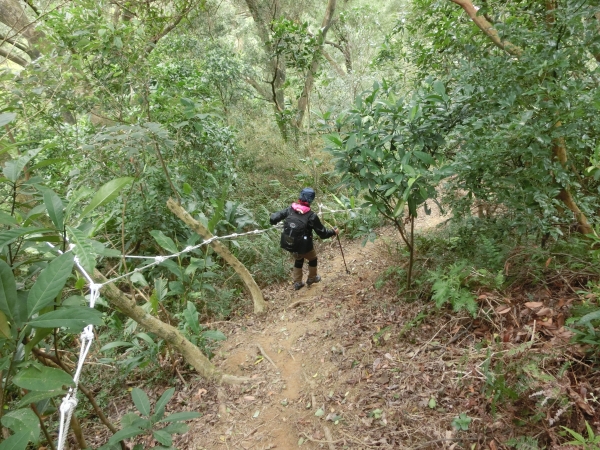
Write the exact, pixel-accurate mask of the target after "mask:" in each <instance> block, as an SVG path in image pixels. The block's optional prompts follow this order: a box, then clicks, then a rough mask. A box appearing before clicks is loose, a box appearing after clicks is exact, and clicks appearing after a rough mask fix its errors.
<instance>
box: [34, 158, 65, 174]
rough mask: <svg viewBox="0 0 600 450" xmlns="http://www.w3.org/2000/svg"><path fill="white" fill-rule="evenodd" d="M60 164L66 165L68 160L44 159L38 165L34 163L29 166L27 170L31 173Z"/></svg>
mask: <svg viewBox="0 0 600 450" xmlns="http://www.w3.org/2000/svg"><path fill="white" fill-rule="evenodd" d="M60 162H64V163H67V162H69V160H68V159H66V158H49V159H44V160H43V161H40V162H39V163H36V164H34V165H33V166H31V167H30V168H29V170H32V171H33V170H36V169H41V168H42V167H46V166H51V165H52V164H56V163H60Z"/></svg>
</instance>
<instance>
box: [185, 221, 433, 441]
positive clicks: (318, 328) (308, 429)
mask: <svg viewBox="0 0 600 450" xmlns="http://www.w3.org/2000/svg"><path fill="white" fill-rule="evenodd" d="M428 218H429V221H428V223H427V224H426V226H429V227H431V226H433V225H435V224H437V223H439V222H441V220H442V219H441V218H440V217H439V215H436V216H431V217H428ZM420 225H421V229H423V228H424V227H423V224H420ZM397 241H398V237H397V234H396V233H395V232H394V230H393V229H391V228H390V229H387V230H385V232H384V233H383V235H382V239H378V240H377V241H376V242H375V243H368V244H367V245H366V246H364V247H363V246H362V245H361V243H360V242H358V241H356V242H344V241H342V242H343V246H344V253H345V257H346V263H347V265H348V268H349V269H350V274H347V273H346V268H345V265H344V261H343V259H342V256H341V253H340V249H339V246H338V243H337V241H336V240H330V241H327V242H323V243H319V244H318V253H319V274H320V275H321V276H322V282H321V283H318V284H315V285H313V286H311V287H305V288H303V289H301V290H299V291H293V290H292V287H291V284H289V283H285V284H284V285H281V286H276V287H272V288H270V289H267V290H265V294H266V298H267V299H268V300H269V311H268V313H267V314H266V316H264V317H261V318H257V317H252V316H250V317H247V318H246V319H245V320H244V321H243V322H239V321H238V322H236V323H228V324H226V326H225V328H220V329H221V330H222V331H224V332H226V334H227V335H228V340H227V341H226V342H225V343H224V345H223V346H222V347H221V349H220V350H219V352H218V354H217V356H216V357H215V358H214V360H213V361H214V362H215V363H216V364H217V365H218V366H219V367H220V368H221V369H222V370H223V371H224V372H226V373H230V374H232V375H240V376H249V377H252V378H253V379H254V380H256V381H255V382H253V383H251V384H249V385H245V386H228V387H223V388H221V395H220V399H219V401H218V403H220V414H219V415H218V417H212V419H211V415H210V414H208V417H207V419H206V421H205V425H204V426H202V427H201V428H196V429H195V431H193V432H190V433H188V436H187V437H186V442H187V444H186V446H187V448H198V449H203V448H205V449H211V450H212V449H221V448H222V449H246V450H249V449H259V450H266V449H274V448H277V449H297V448H299V447H300V448H305V449H317V448H329V449H330V450H331V449H334V448H363V446H364V445H366V444H365V443H364V440H363V436H361V435H360V434H359V435H355V434H353V433H354V431H352V430H350V429H349V427H348V425H349V424H350V422H351V421H352V420H351V416H352V415H353V414H357V413H358V411H356V403H357V402H360V401H361V400H360V398H361V397H363V394H361V389H363V388H365V387H366V388H367V389H369V385H368V384H364V383H361V381H360V380H361V379H362V378H363V375H364V373H365V371H364V370H362V369H363V368H364V367H368V369H367V370H366V373H367V375H368V379H367V380H366V381H367V383H373V384H375V383H379V384H386V383H389V381H390V380H389V375H386V374H385V373H382V374H381V375H380V376H379V378H373V379H371V375H370V374H369V372H373V375H375V373H374V372H376V371H377V370H378V369H379V368H384V369H385V368H389V367H390V364H389V363H391V361H390V359H393V357H392V356H391V355H390V353H389V352H388V353H386V352H384V354H382V357H383V358H381V357H379V358H376V355H375V354H374V352H373V346H374V343H373V339H372V335H373V333H377V332H379V331H381V330H382V329H383V328H384V327H383V326H382V324H377V323H367V324H364V325H360V326H362V327H366V328H368V329H369V332H368V333H364V336H362V333H361V330H360V329H359V330H358V332H357V331H356V330H354V329H353V325H354V324H356V323H361V322H362V319H363V318H362V317H361V316H362V315H363V312H365V308H366V310H367V312H368V310H369V309H370V308H371V306H370V305H373V307H374V308H375V307H376V306H375V305H377V303H378V302H379V301H380V300H379V297H380V296H381V295H382V294H383V292H379V291H377V290H376V289H375V288H374V283H375V282H376V280H377V278H378V277H379V276H380V274H381V273H382V272H383V271H384V270H385V269H386V267H387V265H388V264H387V262H386V261H385V259H386V255H389V254H391V252H392V250H391V249H393V248H395V247H396V245H398V243H397ZM305 271H306V267H305ZM305 275H306V274H305ZM408 309H409V310H410V309H411V308H410V307H409V308H408ZM403 314H404V313H403ZM406 314H408V313H407V312H406ZM364 318H367V316H366V315H365V317H364ZM367 320H368V319H367ZM384 331H385V330H384ZM382 338H383V339H385V340H386V341H387V340H388V339H389V336H388V335H386V334H385V333H383V334H382ZM382 342H383V341H382ZM269 359H270V360H271V361H272V362H271V361H269ZM371 368H374V369H373V370H371ZM201 389H202V388H201ZM371 403H373V402H371ZM373 404H374V405H375V406H376V405H377V404H378V403H377V402H375V403H373ZM373 409H374V410H376V409H377V408H376V407H373ZM358 415H360V416H362V415H363V414H358ZM358 415H357V416H356V417H354V419H358ZM376 418H377V419H381V417H377V416H376ZM367 419H368V420H367V422H369V421H371V422H372V420H373V419H372V418H367ZM384 421H385V417H384ZM344 425H346V426H345V427H344ZM370 440H372V439H370ZM342 442H343V443H344V444H343V445H342V444H341V443H342ZM180 448H181V447H180ZM365 448H366V447H365Z"/></svg>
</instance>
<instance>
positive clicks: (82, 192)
mask: <svg viewBox="0 0 600 450" xmlns="http://www.w3.org/2000/svg"><path fill="white" fill-rule="evenodd" d="M93 193H94V191H92V190H91V189H90V188H87V187H83V188H81V189H78V190H77V191H75V193H74V194H73V195H72V196H71V198H70V199H69V203H68V204H67V208H66V209H65V217H70V216H71V212H72V211H73V209H74V208H75V207H76V206H77V204H78V203H79V201H80V200H83V199H84V198H86V197H89V196H90V195H92V194H93Z"/></svg>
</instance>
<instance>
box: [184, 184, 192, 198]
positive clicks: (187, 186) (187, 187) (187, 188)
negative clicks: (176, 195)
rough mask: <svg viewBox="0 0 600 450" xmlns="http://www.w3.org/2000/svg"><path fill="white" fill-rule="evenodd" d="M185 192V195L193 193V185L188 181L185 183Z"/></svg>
mask: <svg viewBox="0 0 600 450" xmlns="http://www.w3.org/2000/svg"><path fill="white" fill-rule="evenodd" d="M183 193H184V194H185V195H190V194H191V193H192V187H191V186H190V185H189V184H187V183H183Z"/></svg>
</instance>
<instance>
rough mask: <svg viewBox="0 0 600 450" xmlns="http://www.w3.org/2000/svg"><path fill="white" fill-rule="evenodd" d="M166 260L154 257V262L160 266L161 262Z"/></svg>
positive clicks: (159, 256)
mask: <svg viewBox="0 0 600 450" xmlns="http://www.w3.org/2000/svg"><path fill="white" fill-rule="evenodd" d="M165 259H166V258H165V257H164V256H161V255H158V256H155V257H154V261H156V263H157V264H160V263H161V262H163V261H164V260H165Z"/></svg>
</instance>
